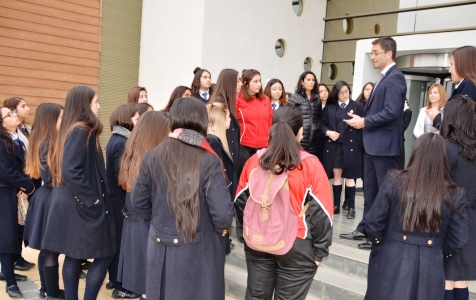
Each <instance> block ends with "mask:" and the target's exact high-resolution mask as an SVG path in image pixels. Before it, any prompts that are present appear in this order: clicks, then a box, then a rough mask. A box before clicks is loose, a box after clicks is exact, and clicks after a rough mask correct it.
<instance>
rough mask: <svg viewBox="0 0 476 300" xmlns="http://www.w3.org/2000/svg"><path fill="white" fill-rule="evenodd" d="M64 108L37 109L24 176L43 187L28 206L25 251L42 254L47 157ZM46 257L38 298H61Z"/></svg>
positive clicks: (56, 277) (43, 106) (48, 175)
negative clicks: (39, 181)
mask: <svg viewBox="0 0 476 300" xmlns="http://www.w3.org/2000/svg"><path fill="white" fill-rule="evenodd" d="M62 117H63V108H62V107H61V105H59V104H55V103H42V104H40V105H39V106H38V108H37V109H36V113H35V119H34V121H33V126H32V129H31V134H30V145H29V149H28V152H27V154H26V163H25V173H26V174H27V175H29V176H30V177H31V178H33V179H41V181H42V182H43V185H42V186H41V187H40V188H39V189H38V190H37V191H36V192H35V194H34V195H33V197H32V198H31V200H30V204H29V206H28V214H27V216H26V221H25V230H24V233H23V239H24V240H25V241H28V247H30V248H32V249H36V250H41V241H42V238H43V228H44V225H45V220H46V212H47V207H48V199H49V197H50V194H51V190H52V189H53V186H52V184H51V173H50V168H49V166H48V164H47V161H48V156H49V155H51V153H53V147H55V145H56V138H57V136H58V130H59V127H60V126H61V120H62ZM44 257H45V253H44V252H43V251H40V253H39V255H38V271H39V273H40V283H41V287H40V297H43V298H44V297H46V293H48V296H49V297H53V298H61V297H62V296H64V294H63V291H61V290H60V289H59V285H58V281H59V275H58V268H55V267H44V266H43V261H44Z"/></svg>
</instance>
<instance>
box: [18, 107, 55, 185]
mask: <svg viewBox="0 0 476 300" xmlns="http://www.w3.org/2000/svg"><path fill="white" fill-rule="evenodd" d="M62 109H63V107H62V106H61V105H59V104H56V103H41V104H40V105H39V106H38V108H37V109H36V114H35V119H34V120H33V125H32V127H31V134H30V138H29V145H28V151H27V152H26V161H25V174H26V175H29V176H30V177H31V178H34V179H38V178H40V171H41V169H42V168H43V167H42V166H41V161H40V150H41V147H42V145H43V144H44V143H45V142H47V143H48V156H50V155H51V153H52V152H53V148H54V147H55V143H56V138H57V136H58V130H57V129H56V123H57V122H58V119H59V116H60V114H61V110H62Z"/></svg>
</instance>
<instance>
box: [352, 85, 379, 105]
mask: <svg viewBox="0 0 476 300" xmlns="http://www.w3.org/2000/svg"><path fill="white" fill-rule="evenodd" d="M368 85H371V86H372V89H373V88H374V86H375V84H374V83H373V82H367V83H366V84H364V87H363V88H362V92H360V95H359V97H357V99H355V101H357V102H362V101H368V100H369V99H365V96H364V91H365V89H366V88H367V86H368ZM371 93H372V92H371ZM369 98H370V95H369Z"/></svg>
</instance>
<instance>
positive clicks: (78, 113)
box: [48, 85, 103, 186]
mask: <svg viewBox="0 0 476 300" xmlns="http://www.w3.org/2000/svg"><path fill="white" fill-rule="evenodd" d="M95 95H96V92H95V91H94V90H93V89H92V88H90V87H88V86H84V85H82V86H75V87H74V88H72V89H71V90H69V92H68V95H67V96H66V101H65V105H64V112H63V120H62V122H61V126H60V130H59V132H58V138H57V139H56V143H55V144H56V145H55V147H54V148H53V153H52V155H51V156H49V161H48V165H49V166H50V170H51V177H52V179H53V185H55V186H56V185H60V184H62V183H63V177H62V172H61V164H62V163H63V155H64V144H65V142H66V138H67V137H68V135H69V133H70V132H71V131H72V130H73V129H74V128H76V127H81V129H82V130H84V131H85V132H86V133H87V134H88V143H89V142H90V139H91V137H93V138H94V139H95V141H96V151H97V152H98V153H101V145H100V143H99V135H100V134H101V133H102V130H103V125H102V123H101V121H99V118H98V117H97V116H96V115H95V114H94V113H93V111H92V110H91V102H92V101H93V99H94V96H95ZM85 146H87V145H85Z"/></svg>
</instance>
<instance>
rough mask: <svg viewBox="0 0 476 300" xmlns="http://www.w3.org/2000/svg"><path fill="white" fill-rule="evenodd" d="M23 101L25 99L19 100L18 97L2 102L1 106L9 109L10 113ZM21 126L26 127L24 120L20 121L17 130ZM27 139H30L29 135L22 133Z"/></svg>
mask: <svg viewBox="0 0 476 300" xmlns="http://www.w3.org/2000/svg"><path fill="white" fill-rule="evenodd" d="M22 100H23V101H25V99H23V98H20V97H10V98H8V99H6V100H5V101H3V106H4V107H6V108H9V109H10V110H11V111H14V110H16V109H17V107H18V105H19V104H20V102H21V101H22ZM22 125H26V122H25V120H23V121H21V123H20V125H19V126H18V129H21V127H22ZM24 134H25V136H26V137H27V138H29V137H30V133H29V132H26V133H24Z"/></svg>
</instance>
